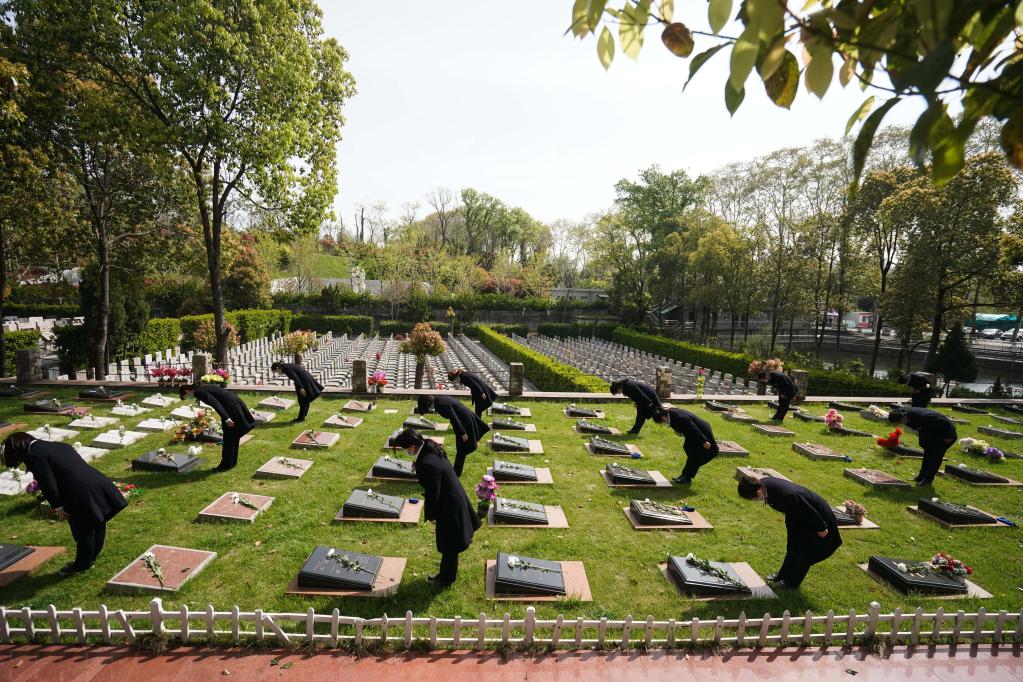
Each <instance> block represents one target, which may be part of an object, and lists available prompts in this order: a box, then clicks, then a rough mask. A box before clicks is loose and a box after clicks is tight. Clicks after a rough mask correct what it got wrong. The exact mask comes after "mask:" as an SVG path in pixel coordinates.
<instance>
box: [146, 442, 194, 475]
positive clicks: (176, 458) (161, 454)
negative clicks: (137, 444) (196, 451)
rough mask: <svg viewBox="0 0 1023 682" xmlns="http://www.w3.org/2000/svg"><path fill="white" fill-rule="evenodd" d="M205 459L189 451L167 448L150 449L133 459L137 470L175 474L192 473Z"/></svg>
mask: <svg viewBox="0 0 1023 682" xmlns="http://www.w3.org/2000/svg"><path fill="white" fill-rule="evenodd" d="M203 461H205V460H201V459H199V457H198V456H196V455H190V454H188V453H187V452H179V453H173V452H167V450H166V449H164V448H160V449H159V450H150V451H149V452H147V453H144V454H143V455H140V456H139V457H136V458H135V459H133V460H132V461H131V468H132V469H133V470H135V471H162V472H167V473H174V474H187V473H191V472H192V471H194V470H195V469H197V468H198V467H199V465H200V464H202V463H203Z"/></svg>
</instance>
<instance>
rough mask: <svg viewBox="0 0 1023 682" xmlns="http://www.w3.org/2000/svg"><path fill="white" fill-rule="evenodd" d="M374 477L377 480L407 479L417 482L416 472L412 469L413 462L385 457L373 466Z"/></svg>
mask: <svg viewBox="0 0 1023 682" xmlns="http://www.w3.org/2000/svg"><path fill="white" fill-rule="evenodd" d="M373 476H375V477H377V478H407V479H409V480H410V481H414V480H416V472H415V471H413V469H412V460H410V459H399V458H397V457H391V456H390V455H384V456H383V457H381V458H379V459H377V461H376V462H375V463H374V464H373Z"/></svg>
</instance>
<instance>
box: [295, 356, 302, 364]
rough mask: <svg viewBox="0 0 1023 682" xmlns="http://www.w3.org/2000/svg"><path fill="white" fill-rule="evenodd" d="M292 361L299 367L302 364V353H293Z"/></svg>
mask: <svg viewBox="0 0 1023 682" xmlns="http://www.w3.org/2000/svg"><path fill="white" fill-rule="evenodd" d="M294 361H295V364H296V365H298V366H299V367H301V366H302V354H301V353H295V357H294Z"/></svg>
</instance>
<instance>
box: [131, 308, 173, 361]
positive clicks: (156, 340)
mask: <svg viewBox="0 0 1023 682" xmlns="http://www.w3.org/2000/svg"><path fill="white" fill-rule="evenodd" d="M180 337H181V321H180V320H178V318H176V317H157V318H153V319H151V320H149V322H147V323H146V328H145V329H143V330H142V333H141V334H139V335H138V338H136V339H134V340H132V341H130V342H129V343H128V346H127V354H128V355H130V356H132V357H142V356H143V355H146V354H148V353H155V352H157V351H165V350H167V349H168V348H174V346H176V345H178V339H179V338H180Z"/></svg>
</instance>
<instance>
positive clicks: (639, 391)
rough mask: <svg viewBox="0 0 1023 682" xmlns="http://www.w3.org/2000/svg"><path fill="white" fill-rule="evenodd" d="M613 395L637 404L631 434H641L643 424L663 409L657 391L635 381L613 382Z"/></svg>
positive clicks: (648, 385) (621, 380) (622, 380)
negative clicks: (622, 396)
mask: <svg viewBox="0 0 1023 682" xmlns="http://www.w3.org/2000/svg"><path fill="white" fill-rule="evenodd" d="M611 394H612V395H620V394H622V395H625V397H627V398H629V399H631V400H632V402H634V403H636V423H635V424H633V425H632V428H631V429H630V430H629V433H633V434H636V433H639V431H640V429H642V428H643V424H645V423H646V420H647V419H650V418H651V417H653V416H654V415H655V414H657V411H658V410H660V409H661V399H660V398H659V397H658V396H657V391H655V390H654V387H653V386H651V385H650V384H645V383H643V382H642V381H637V380H635V379H620V380H619V381H614V382H611Z"/></svg>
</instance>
